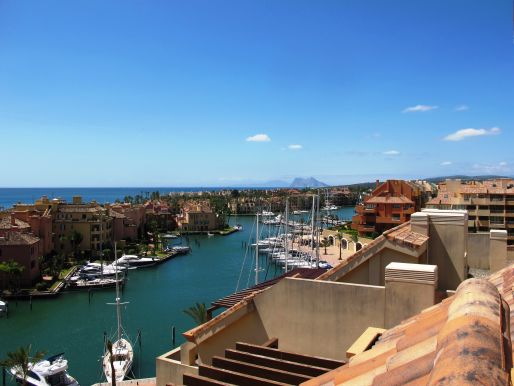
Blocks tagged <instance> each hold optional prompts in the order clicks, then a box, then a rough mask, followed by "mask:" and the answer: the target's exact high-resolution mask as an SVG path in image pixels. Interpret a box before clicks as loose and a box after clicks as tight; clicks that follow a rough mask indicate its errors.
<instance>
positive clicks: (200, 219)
mask: <svg viewBox="0 0 514 386" xmlns="http://www.w3.org/2000/svg"><path fill="white" fill-rule="evenodd" d="M177 222H178V226H179V229H181V230H184V231H193V232H197V231H204V232H205V231H212V230H215V229H218V228H219V226H220V223H219V220H218V217H217V216H216V213H214V211H213V210H212V208H211V206H210V205H209V203H208V202H206V201H202V202H188V203H186V204H184V207H183V208H182V210H181V213H180V216H179V217H178V218H177Z"/></svg>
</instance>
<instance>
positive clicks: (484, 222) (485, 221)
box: [477, 219, 489, 227]
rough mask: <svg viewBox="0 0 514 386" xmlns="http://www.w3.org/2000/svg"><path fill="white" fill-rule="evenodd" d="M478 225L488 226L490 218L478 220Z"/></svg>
mask: <svg viewBox="0 0 514 386" xmlns="http://www.w3.org/2000/svg"><path fill="white" fill-rule="evenodd" d="M477 225H478V226H480V227H488V226H489V220H480V219H479V220H477Z"/></svg>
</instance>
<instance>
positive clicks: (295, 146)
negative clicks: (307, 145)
mask: <svg viewBox="0 0 514 386" xmlns="http://www.w3.org/2000/svg"><path fill="white" fill-rule="evenodd" d="M287 148H288V149H289V150H301V149H303V146H302V145H288V146H287Z"/></svg>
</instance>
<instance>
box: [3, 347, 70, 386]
mask: <svg viewBox="0 0 514 386" xmlns="http://www.w3.org/2000/svg"><path fill="white" fill-rule="evenodd" d="M63 355H64V353H61V354H57V355H54V356H51V357H49V358H47V359H44V360H42V361H39V362H36V363H29V366H28V372H27V374H26V379H25V381H26V384H27V385H31V386H79V384H78V382H77V381H76V380H75V378H73V377H72V376H71V375H69V374H68V372H67V369H68V361H67V360H66V359H64V356H63ZM10 372H11V374H12V375H13V376H14V377H15V378H16V381H17V382H19V383H23V372H22V370H21V368H19V367H18V366H15V367H12V368H11V369H10Z"/></svg>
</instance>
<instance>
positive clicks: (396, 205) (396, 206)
mask: <svg viewBox="0 0 514 386" xmlns="http://www.w3.org/2000/svg"><path fill="white" fill-rule="evenodd" d="M400 208H401V205H400V204H393V209H400Z"/></svg>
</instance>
